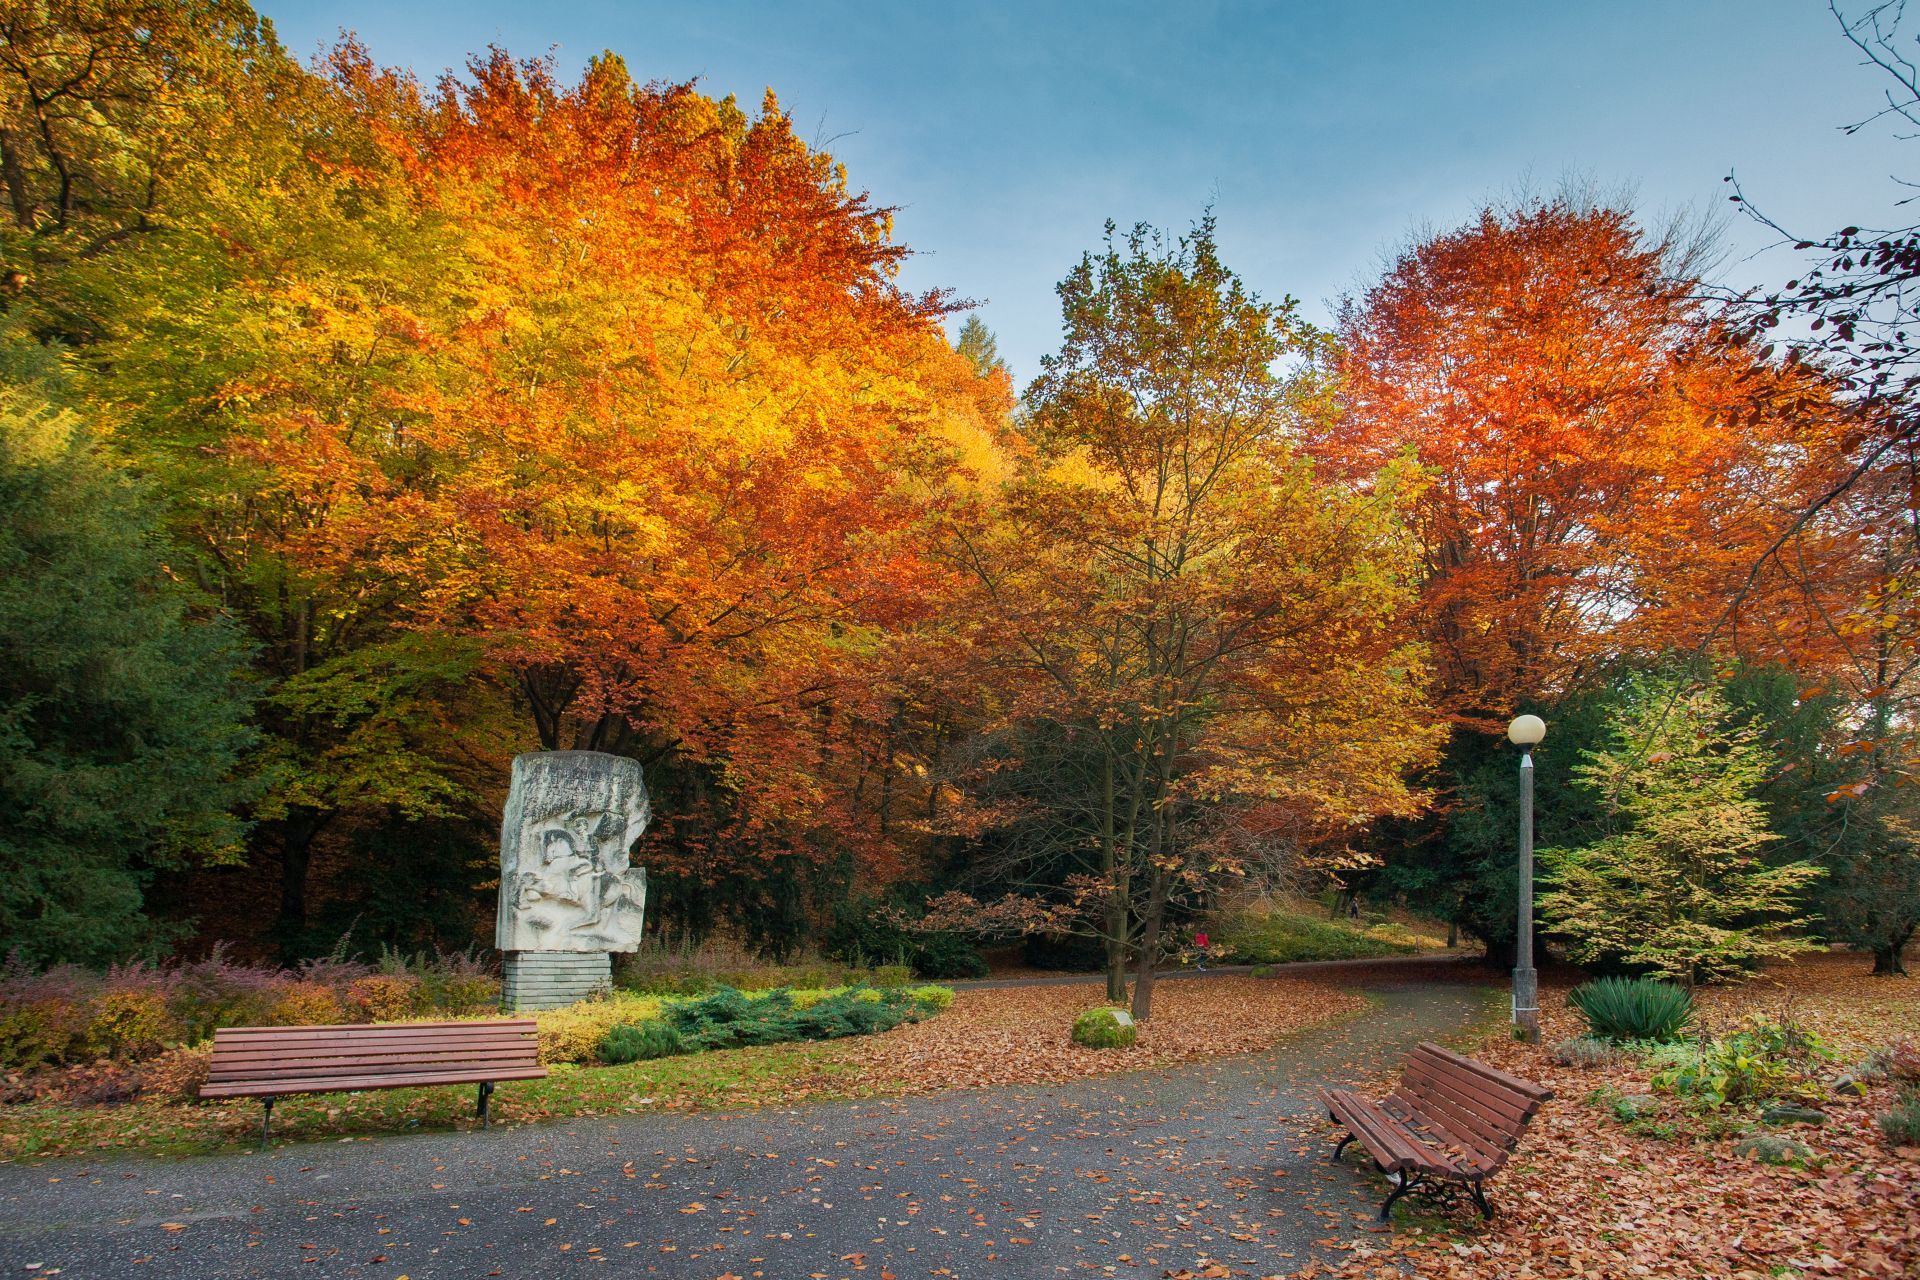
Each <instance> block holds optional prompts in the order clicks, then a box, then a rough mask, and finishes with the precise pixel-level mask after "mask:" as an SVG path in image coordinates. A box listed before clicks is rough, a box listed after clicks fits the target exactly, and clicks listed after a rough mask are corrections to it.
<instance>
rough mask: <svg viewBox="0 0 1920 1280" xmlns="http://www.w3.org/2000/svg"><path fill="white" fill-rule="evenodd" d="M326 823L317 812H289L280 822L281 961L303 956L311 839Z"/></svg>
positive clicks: (277, 929) (278, 930)
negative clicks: (301, 949) (302, 947)
mask: <svg viewBox="0 0 1920 1280" xmlns="http://www.w3.org/2000/svg"><path fill="white" fill-rule="evenodd" d="M323 825H325V823H324V821H323V820H322V819H321V818H320V817H319V815H317V814H308V815H305V816H302V815H298V814H295V815H290V816H289V817H288V818H287V820H286V821H285V822H283V823H282V824H280V917H279V919H278V920H277V921H276V922H275V924H274V932H275V933H277V934H279V935H280V955H281V958H282V959H283V960H286V961H289V962H291V961H294V960H298V959H302V958H303V957H302V956H300V955H299V954H298V952H299V948H300V941H301V937H300V935H302V934H303V933H305V932H306V928H307V873H308V870H309V869H310V868H311V866H312V864H313V840H314V837H315V836H317V835H319V834H320V828H321V827H322V826H323Z"/></svg>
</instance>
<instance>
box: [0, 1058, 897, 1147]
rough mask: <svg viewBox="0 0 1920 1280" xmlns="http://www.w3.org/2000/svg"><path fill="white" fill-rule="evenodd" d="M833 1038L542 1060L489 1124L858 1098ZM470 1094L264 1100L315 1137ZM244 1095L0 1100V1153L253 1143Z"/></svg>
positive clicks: (428, 1091) (379, 1123)
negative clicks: (630, 1057)
mask: <svg viewBox="0 0 1920 1280" xmlns="http://www.w3.org/2000/svg"><path fill="white" fill-rule="evenodd" d="M841 1043H844V1042H840V1043H835V1042H803V1043H794V1044H777V1045H766V1046H762V1047H756V1048H748V1049H724V1050H715V1051H712V1052H708V1053H695V1054H685V1055H682V1056H679V1057H673V1058H660V1059H657V1060H655V1061H652V1062H635V1063H628V1064H626V1065H623V1066H617V1067H605V1066H576V1065H574V1064H572V1063H560V1064H556V1065H555V1066H552V1067H550V1068H548V1070H549V1072H550V1074H549V1075H548V1076H547V1077H546V1078H545V1079H543V1080H510V1081H503V1082H501V1084H500V1085H499V1087H498V1088H497V1089H496V1090H495V1092H494V1095H493V1102H492V1105H491V1108H490V1110H491V1112H492V1116H493V1122H494V1123H495V1124H496V1125H500V1124H508V1125H512V1124H531V1123H538V1122H540V1121H544V1120H553V1119H563V1118H571V1117H579V1116H601V1115H636V1114H642V1113H645V1112H648V1111H661V1110H689V1111H691V1110H710V1109H716V1108H732V1107H752V1106H760V1105H764V1104H767V1103H775V1102H787V1101H793V1100H795V1099H799V1098H847V1097H859V1096H863V1095H864V1094H865V1093H866V1092H868V1090H867V1089H866V1088H865V1087H864V1086H863V1085H862V1084H861V1082H860V1079H859V1076H860V1072H859V1069H858V1064H857V1060H856V1059H854V1058H853V1057H852V1056H851V1055H847V1054H845V1053H836V1052H835V1050H836V1049H838V1048H839V1047H840V1044H841ZM474 1094H475V1090H474V1088H473V1087H471V1086H465V1085H441V1086H435V1087H430V1088H420V1089H379V1090H371V1091H369V1092H366V1093H322V1094H295V1095H292V1096H290V1097H285V1098H282V1099H280V1100H279V1101H277V1102H276V1103H275V1104H274V1108H273V1138H274V1141H275V1142H276V1143H277V1142H282V1141H296V1142H297V1141H326V1140H334V1141H337V1140H340V1139H345V1138H353V1137H360V1136H366V1135H374V1134H391V1133H405V1132H416V1131H429V1130H446V1129H457V1128H467V1127H471V1126H473V1125H474V1124H476V1123H477V1122H476V1121H475V1120H474V1118H473V1107H474ZM259 1128H260V1103H259V1101H258V1100H256V1099H249V1098H241V1099H235V1100H232V1101H221V1102H205V1103H170V1102H161V1101H155V1100H147V1099H139V1100H135V1101H131V1102H125V1103H120V1104H116V1105H106V1106H86V1105H75V1104H73V1103H67V1102H51V1101H48V1102H32V1103H27V1104H24V1105H20V1106H12V1107H0V1158H7V1159H20V1158H30V1157H44V1156H58V1155H78V1154H83V1153H86V1152H89V1151H105V1150H137V1151H143V1152H147V1153H149V1154H200V1153H210V1152H217V1151H223V1150H228V1149H238V1148H244V1147H247V1146H250V1145H252V1144H253V1143H254V1142H255V1141H257V1138H258V1134H259Z"/></svg>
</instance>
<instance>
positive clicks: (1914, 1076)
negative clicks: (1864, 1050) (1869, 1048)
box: [1860, 1040, 1920, 1081]
mask: <svg viewBox="0 0 1920 1280" xmlns="http://www.w3.org/2000/svg"><path fill="white" fill-rule="evenodd" d="M1860 1070H1861V1074H1863V1075H1865V1076H1868V1077H1870V1078H1872V1079H1876V1080H1915V1081H1920V1044H1916V1043H1914V1042H1913V1041H1911V1040H1900V1041H1896V1042H1895V1043H1893V1044H1890V1045H1887V1046H1886V1047H1884V1048H1880V1049H1875V1050H1874V1051H1873V1052H1872V1053H1870V1054H1868V1055H1867V1060H1866V1061H1865V1062H1864V1063H1862V1064H1861V1066H1860Z"/></svg>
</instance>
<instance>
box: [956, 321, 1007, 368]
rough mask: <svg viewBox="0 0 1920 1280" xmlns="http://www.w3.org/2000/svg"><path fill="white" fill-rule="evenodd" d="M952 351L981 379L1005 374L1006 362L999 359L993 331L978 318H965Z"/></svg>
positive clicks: (997, 345) (998, 347) (998, 345)
mask: <svg viewBox="0 0 1920 1280" xmlns="http://www.w3.org/2000/svg"><path fill="white" fill-rule="evenodd" d="M953 349H954V350H955V351H958V352H959V353H960V354H961V355H963V356H965V357H966V358H967V359H968V360H969V361H971V362H972V364H973V371H974V372H975V373H977V374H979V375H980V376H981V377H983V378H985V377H988V376H990V375H991V374H994V373H1006V372H1007V362H1006V361H1005V360H1002V359H1001V358H1000V344H999V343H998V342H996V341H995V340H994V337H993V330H991V329H989V328H987V326H986V324H985V322H983V321H982V320H981V319H980V317H979V316H968V317H967V319H966V322H965V323H964V324H962V325H961V326H960V337H959V340H958V341H956V342H955V343H954V344H953Z"/></svg>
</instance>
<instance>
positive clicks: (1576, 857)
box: [1539, 676, 1821, 984]
mask: <svg viewBox="0 0 1920 1280" xmlns="http://www.w3.org/2000/svg"><path fill="white" fill-rule="evenodd" d="M1583 755H1584V760H1583V761H1582V763H1580V764H1578V765H1576V766H1574V770H1573V772H1574V775H1575V776H1576V777H1577V778H1578V779H1579V781H1580V782H1581V784H1582V785H1583V786H1584V787H1585V788H1587V789H1588V790H1589V791H1590V792H1591V793H1592V794H1593V796H1594V798H1595V800H1596V801H1597V803H1598V804H1599V806H1600V808H1601V810H1602V812H1603V813H1604V814H1605V815H1606V818H1607V820H1608V825H1609V827H1610V828H1611V829H1610V831H1609V833H1608V834H1606V835H1605V836H1603V837H1602V838H1600V839H1598V840H1595V841H1594V842H1592V843H1590V844H1587V845H1584V846H1581V847H1578V848H1572V849H1552V850H1544V851H1542V854H1541V860H1542V867H1543V870H1544V876H1545V879H1546V881H1547V882H1548V884H1549V885H1550V886H1551V888H1550V889H1549V891H1548V892H1545V893H1543V894H1542V895H1541V896H1540V900H1539V901H1540V911H1541V914H1542V916H1543V917H1544V918H1545V920H1546V922H1547V924H1548V926H1549V928H1550V929H1551V930H1552V931H1553V932H1554V933H1557V934H1559V935H1561V936H1563V937H1565V938H1566V939H1567V940H1568V947H1567V954H1568V956H1569V957H1570V958H1571V959H1573V960H1575V961H1576V962H1578V963H1581V964H1604V965H1620V966H1627V967H1630V968H1634V969H1641V970H1646V971H1648V972H1652V973H1655V974H1659V975H1661V976H1663V977H1670V978H1677V979H1680V980H1682V981H1684V982H1687V983H1689V984H1691V983H1693V982H1696V981H1700V982H1712V981H1715V980H1718V979H1723V978H1728V977H1732V976H1735V975H1737V974H1740V973H1744V972H1746V971H1748V970H1751V969H1753V968H1755V967H1757V966H1758V965H1759V963H1760V962H1761V961H1762V960H1765V959H1769V958H1775V957H1783V956H1789V955H1792V954H1794V953H1796V952H1798V951H1800V950H1804V949H1805V946H1806V943H1805V942H1804V941H1803V940H1802V939H1800V938H1797V937H1794V936H1791V934H1790V933H1789V932H1787V931H1788V930H1790V929H1791V928H1793V927H1795V926H1799V925H1803V924H1805V919H1804V918H1803V917H1801V916H1800V915H1799V914H1798V912H1799V911H1800V909H1801V907H1802V905H1803V901H1802V899H1803V896H1804V894H1805V891H1806V890H1807V888H1808V887H1809V886H1810V885H1811V884H1812V883H1813V882H1814V881H1816V880H1817V879H1818V878H1819V877H1820V874H1821V873H1820V869H1819V868H1818V867H1816V866H1814V865H1813V864H1812V863H1810V862H1806V861H1789V862H1782V863H1779V864H1770V863H1769V862H1768V860H1767V859H1766V857H1765V856H1764V854H1765V850H1766V846H1767V845H1768V844H1770V843H1771V842H1773V841H1775V840H1777V839H1778V838H1779V837H1778V836H1776V835H1775V834H1774V833H1773V832H1772V831H1771V830H1769V829H1768V824H1767V813H1766V808H1765V805H1764V804H1763V803H1762V801H1761V799H1760V796H1759V794H1758V793H1759V789H1760V786H1761V784H1762V782H1763V781H1764V780H1765V779H1766V777H1767V775H1768V774H1769V773H1770V772H1772V771H1773V769H1774V768H1775V767H1776V764H1777V762H1776V761H1775V759H1774V758H1773V756H1772V753H1771V752H1770V751H1769V750H1768V749H1767V747H1766V746H1765V745H1764V744H1763V743H1762V742H1761V741H1760V740H1759V736H1758V734H1757V733H1756V732H1755V731H1754V729H1753V727H1752V726H1748V725H1740V724H1736V723H1734V722H1733V721H1732V718H1731V716H1730V712H1729V707H1728V705H1727V700H1726V697H1725V695H1724V694H1723V693H1722V692H1721V690H1720V689H1719V687H1718V686H1716V685H1713V684H1699V683H1695V682H1692V681H1690V680H1687V679H1686V678H1685V677H1683V676H1682V677H1674V676H1669V677H1665V678H1638V679H1634V680H1630V681H1628V682H1627V683H1626V684H1625V686H1624V687H1623V690H1622V697H1621V699H1620V702H1619V704H1618V706H1617V708H1616V710H1615V712H1614V715H1613V716H1612V717H1611V720H1610V723H1609V725H1608V741H1607V742H1606V744H1605V745H1604V746H1603V747H1601V748H1599V749H1598V750H1591V751H1587V752H1584V753H1583Z"/></svg>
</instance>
